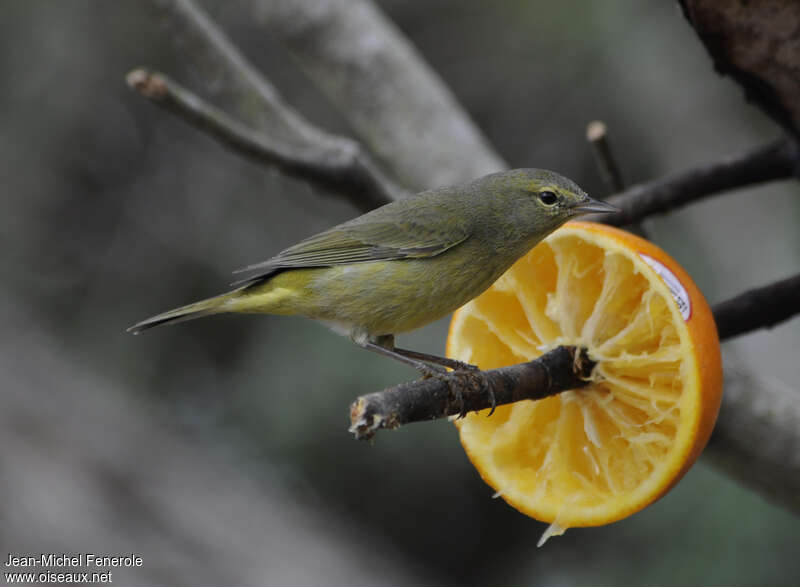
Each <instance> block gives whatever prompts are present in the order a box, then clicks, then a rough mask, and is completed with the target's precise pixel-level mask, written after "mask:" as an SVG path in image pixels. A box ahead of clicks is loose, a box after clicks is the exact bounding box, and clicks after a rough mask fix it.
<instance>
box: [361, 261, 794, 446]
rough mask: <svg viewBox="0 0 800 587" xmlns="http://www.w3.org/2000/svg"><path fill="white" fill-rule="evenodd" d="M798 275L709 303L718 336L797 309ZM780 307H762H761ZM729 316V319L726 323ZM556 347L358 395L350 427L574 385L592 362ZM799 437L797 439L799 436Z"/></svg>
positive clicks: (368, 427) (425, 416)
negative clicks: (513, 361)
mask: <svg viewBox="0 0 800 587" xmlns="http://www.w3.org/2000/svg"><path fill="white" fill-rule="evenodd" d="M798 299H800V276H796V277H793V278H790V279H786V280H784V281H780V282H777V283H775V284H771V285H768V286H765V287H762V288H759V289H755V290H751V291H748V292H746V293H744V294H742V295H740V296H737V297H735V298H733V299H731V300H728V301H725V302H722V303H720V304H717V305H716V306H714V308H713V310H712V311H713V312H714V316H715V319H717V320H719V321H720V322H718V324H717V327H718V329H719V331H720V339H721V340H722V339H724V338H727V337H732V336H736V335H738V334H742V333H743V332H745V331H751V330H756V329H758V328H763V327H766V326H772V325H774V324H775V323H776V322H778V321H781V320H786V319H787V318H789V317H791V316H793V315H795V314H798V313H800V303H797V300H798ZM771 305H775V306H780V307H781V309H780V310H779V311H764V309H763V306H771ZM728 321H730V323H728ZM575 352H576V349H575V347H558V348H557V349H556V350H554V351H551V352H550V353H548V354H546V355H542V356H541V357H539V358H537V359H534V360H532V361H529V362H527V363H520V364H518V365H513V366H511V367H504V368H501V369H493V370H491V371H479V372H474V373H473V372H469V373H467V374H463V373H460V374H458V373H456V374H454V373H449V374H448V375H446V376H443V377H441V378H432V379H419V380H417V381H412V382H410V383H403V384H401V385H398V386H395V387H392V388H389V389H385V390H383V391H379V392H375V393H371V394H369V395H365V396H361V397H359V398H358V399H357V400H356V401H355V402H354V403H353V404H352V405H351V407H350V421H351V428H350V430H351V431H352V432H353V433H354V434H355V435H356V438H370V437H372V436H373V435H374V434H375V432H376V431H377V430H378V429H380V428H397V427H399V426H402V425H403V424H408V423H411V422H419V421H422V420H435V419H437V418H444V417H447V416H452V415H454V414H458V413H459V412H460V411H461V405H460V402H459V401H458V397H459V396H462V398H463V400H464V409H465V410H466V411H477V410H483V409H486V408H490V407H492V405H493V397H494V400H495V401H496V403H497V404H498V405H501V404H505V403H512V402H515V401H520V400H522V399H541V398H543V397H548V396H551V395H555V394H557V393H561V392H563V391H567V390H569V389H575V388H576V387H580V386H581V385H583V384H584V382H585V380H586V379H587V378H588V377H589V376H590V374H591V370H592V369H593V368H594V363H593V362H592V361H591V360H590V359H589V358H588V356H587V355H586V354H585V353H586V351H585V349H581V351H580V354H579V355H578V358H577V359H575ZM799 441H800V440H799Z"/></svg>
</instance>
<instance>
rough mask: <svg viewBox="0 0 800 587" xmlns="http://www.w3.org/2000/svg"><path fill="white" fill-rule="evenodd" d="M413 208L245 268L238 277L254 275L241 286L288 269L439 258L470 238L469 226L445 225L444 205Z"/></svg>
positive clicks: (368, 217)
mask: <svg viewBox="0 0 800 587" xmlns="http://www.w3.org/2000/svg"><path fill="white" fill-rule="evenodd" d="M397 204H401V202H397ZM402 204H406V201H403V202H402ZM409 204H411V202H409V203H408V204H406V205H404V206H403V205H399V206H394V205H392V206H393V207H394V212H396V213H395V214H386V213H385V212H386V211H385V210H383V209H378V210H375V211H374V212H370V213H368V214H365V215H364V216H361V217H359V218H356V219H354V220H351V221H349V222H345V223H344V224H340V225H339V226H335V227H334V228H331V229H330V230H326V231H325V232H321V233H319V234H317V235H315V236H312V237H310V238H307V239H306V240H304V241H301V242H299V243H297V244H296V245H294V246H292V247H289V248H288V249H286V250H284V251H281V252H280V253H278V254H277V255H276V256H274V257H272V258H271V259H268V260H267V261H264V262H263V263H257V264H255V265H249V266H247V267H244V268H242V269H239V270H237V273H239V272H254V273H253V274H252V275H250V276H249V277H246V278H245V279H244V280H242V281H240V282H237V284H242V283H252V282H254V281H258V280H260V279H262V278H264V277H268V276H269V275H271V274H273V273H275V272H276V271H280V270H282V269H290V268H298V267H330V266H332V265H345V264H349V263H365V262H368V261H381V260H383V261H385V260H393V259H414V258H421V257H433V256H435V255H438V254H440V253H443V252H444V251H446V250H447V249H449V248H451V247H453V246H455V245H457V244H459V243H460V242H463V241H464V240H466V239H467V238H468V237H469V235H470V232H471V231H470V226H469V222H467V221H466V220H465V219H460V218H459V219H452V218H449V219H448V220H444V218H447V216H443V215H442V213H443V212H444V211H445V210H443V209H442V207H441V205H437V204H436V203H429V202H417V203H415V204H412V205H409ZM390 211H391V210H390ZM404 212H407V213H404ZM448 216H450V215H448Z"/></svg>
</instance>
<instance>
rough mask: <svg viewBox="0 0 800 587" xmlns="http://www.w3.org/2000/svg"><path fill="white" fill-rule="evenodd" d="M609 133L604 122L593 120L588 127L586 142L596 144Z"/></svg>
mask: <svg viewBox="0 0 800 587" xmlns="http://www.w3.org/2000/svg"><path fill="white" fill-rule="evenodd" d="M607 132H608V127H607V126H606V123H605V122H603V121H602V120H593V121H592V122H590V123H589V124H587V125H586V140H587V141H589V142H591V143H594V142H596V141H599V140H602V139H603V138H605V136H606V133H607Z"/></svg>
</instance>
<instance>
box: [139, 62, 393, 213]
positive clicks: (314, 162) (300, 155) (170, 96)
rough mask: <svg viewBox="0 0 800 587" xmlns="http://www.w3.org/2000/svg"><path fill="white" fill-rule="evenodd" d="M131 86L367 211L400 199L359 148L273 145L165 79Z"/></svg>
mask: <svg viewBox="0 0 800 587" xmlns="http://www.w3.org/2000/svg"><path fill="white" fill-rule="evenodd" d="M127 81H128V85H129V86H130V87H131V88H133V89H134V90H136V91H137V92H139V93H140V94H141V95H142V96H144V97H145V98H147V99H148V100H150V101H152V102H154V103H155V104H158V105H159V106H160V107H162V108H164V109H165V110H167V111H169V112H171V113H172V114H175V115H176V116H178V117H179V118H182V119H183V120H185V121H186V122H188V123H189V124H192V125H194V126H196V127H197V128H198V129H199V130H202V131H204V132H206V133H207V134H209V135H210V136H212V137H214V138H215V139H216V140H217V141H219V142H220V143H222V144H223V145H224V146H226V147H228V148H230V149H231V150H232V151H234V152H236V153H239V154H240V155H242V156H244V157H247V158H249V159H253V160H256V161H258V162H259V163H262V164H264V165H268V166H269V165H274V166H276V167H277V168H278V169H280V170H281V171H282V172H283V173H285V174H287V175H290V176H292V177H297V178H301V179H304V180H305V181H308V182H309V183H311V184H312V185H314V186H316V187H319V188H322V189H323V190H326V191H328V192H330V193H332V194H337V195H339V196H341V197H342V198H344V199H346V200H347V201H349V202H350V203H351V204H353V205H354V206H355V207H356V208H358V209H359V210H363V211H368V210H371V209H373V208H376V207H378V206H382V205H383V204H388V203H389V202H390V201H391V200H393V199H395V198H397V197H399V195H400V194H401V193H402V190H400V188H398V187H396V186H394V185H393V184H392V183H391V182H390V181H389V180H388V179H387V178H385V177H384V176H383V175H382V174H381V173H380V172H379V171H378V170H377V169H376V168H375V167H374V166H373V165H372V163H371V162H370V161H369V159H366V158H364V157H363V156H362V154H361V152H360V151H359V148H358V146H357V145H356V143H355V142H353V141H349V140H347V139H342V140H341V141H337V144H336V145H335V147H333V148H332V145H331V144H330V143H327V144H316V143H314V144H311V143H309V144H307V145H305V146H302V147H296V146H293V145H291V144H287V143H282V142H279V141H275V140H273V139H272V138H271V137H269V136H267V135H266V134H265V133H264V132H260V131H253V130H250V129H249V128H248V127H247V126H245V125H244V124H242V123H240V122H239V121H238V120H235V119H234V118H232V117H231V116H228V115H227V114H225V112H223V111H222V110H220V109H219V108H216V107H215V106H213V105H212V104H209V103H208V102H206V101H204V100H203V99H201V98H200V97H198V96H196V95H195V94H192V93H191V92H190V91H189V90H187V89H186V88H184V87H182V86H180V85H178V84H177V83H175V82H174V81H172V80H171V79H169V78H168V77H167V76H166V75H164V74H162V73H156V72H150V71H147V70H144V69H135V70H133V71H132V72H130V73H129V74H128V76H127Z"/></svg>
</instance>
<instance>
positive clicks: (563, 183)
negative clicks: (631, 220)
mask: <svg viewBox="0 0 800 587" xmlns="http://www.w3.org/2000/svg"><path fill="white" fill-rule="evenodd" d="M483 179H484V180H485V181H487V182H488V186H487V187H488V191H490V192H491V193H492V195H493V198H492V199H493V200H494V202H495V209H496V210H498V211H500V212H502V213H503V214H504V215H507V216H506V218H507V221H509V222H513V223H514V224H515V225H516V226H520V225H522V226H526V227H527V229H528V230H535V231H537V232H538V231H541V232H545V233H549V232H551V231H552V230H555V229H556V228H558V227H559V226H561V225H562V224H563V223H564V222H566V221H567V220H570V219H571V218H574V217H576V216H580V215H581V214H588V213H590V212H616V211H618V209H617V208H616V207H615V206H612V205H611V204H607V203H605V202H601V201H599V200H595V199H593V198H590V197H589V196H588V195H587V194H586V192H584V191H583V190H582V189H581V188H580V187H578V186H577V185H576V184H575V182H573V181H572V180H570V179H567V178H566V177H564V176H563V175H559V174H558V173H555V172H553V171H547V170H545V169H512V170H510V171H503V172H500V173H494V174H492V175H489V176H486V177H485V178H483Z"/></svg>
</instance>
